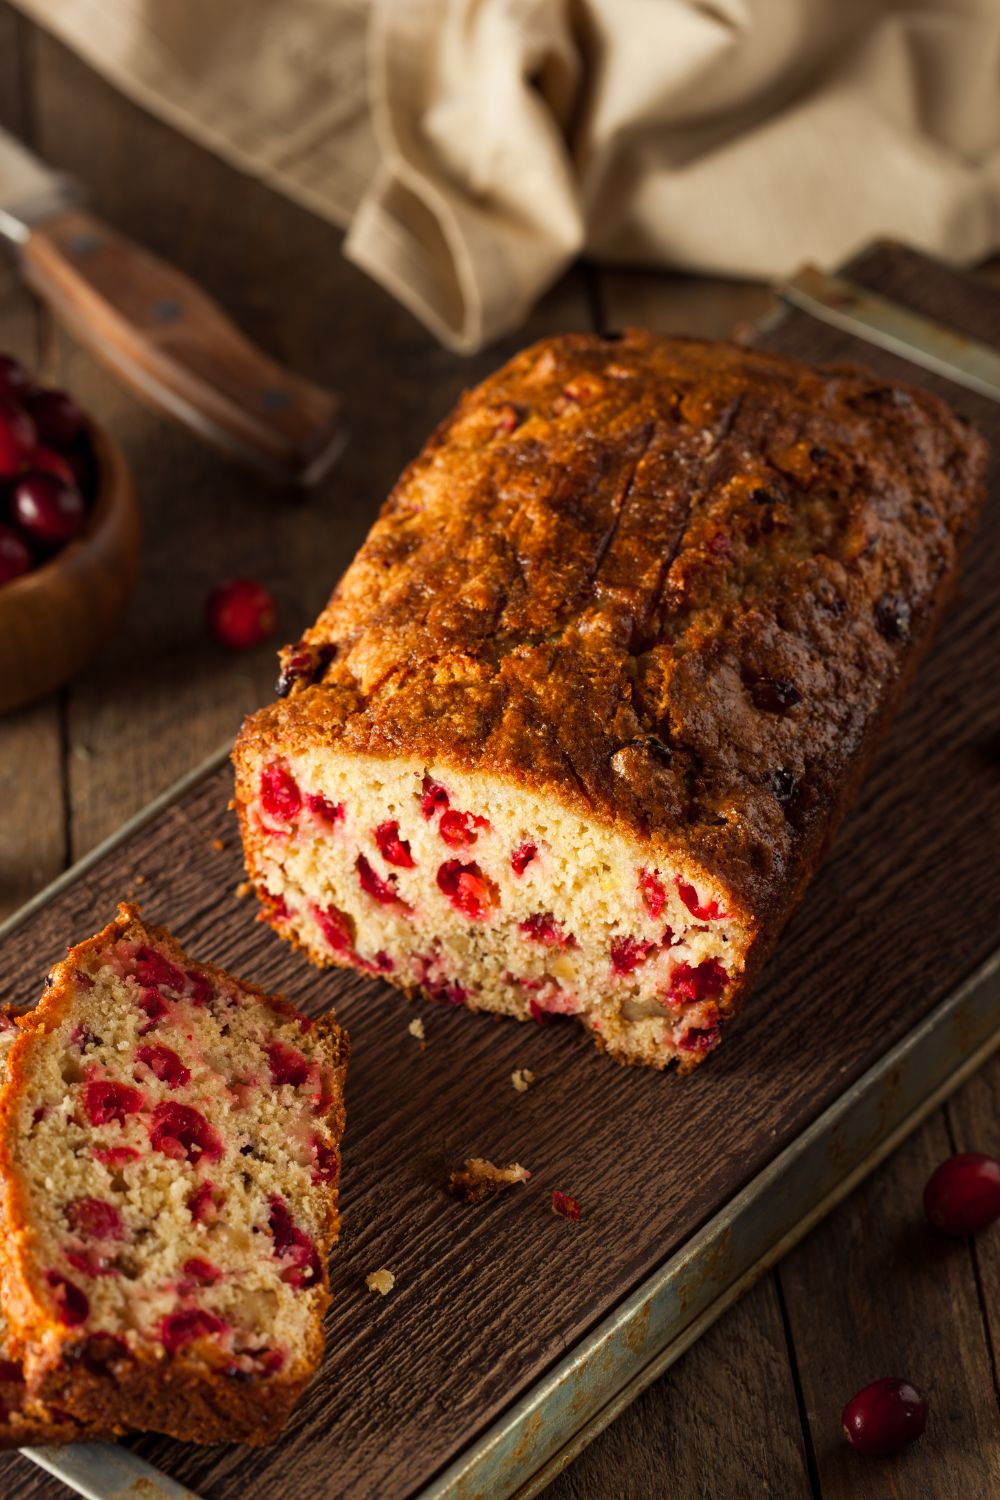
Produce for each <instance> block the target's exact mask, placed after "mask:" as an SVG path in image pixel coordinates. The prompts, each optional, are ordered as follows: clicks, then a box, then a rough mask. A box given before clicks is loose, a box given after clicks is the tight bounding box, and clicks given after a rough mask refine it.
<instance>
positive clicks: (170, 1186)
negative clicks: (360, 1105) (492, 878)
mask: <svg viewBox="0 0 1000 1500" xmlns="http://www.w3.org/2000/svg"><path fill="white" fill-rule="evenodd" d="M346 1058H347V1041H346V1037H345V1036H344V1034H343V1033H342V1032H340V1031H339V1030H338V1028H337V1027H336V1025H335V1024H334V1022H333V1020H332V1018H331V1017H324V1018H322V1019H321V1020H319V1021H317V1022H315V1023H312V1022H310V1021H309V1020H308V1019H307V1018H306V1017H305V1016H301V1015H299V1014H298V1013H297V1012H296V1011H294V1010H293V1009H292V1008H291V1007H290V1006H288V1005H286V1004H285V1003H284V1002H283V1001H281V1000H276V999H273V998H271V997H269V996H267V995H265V994H263V993H262V992H261V991H259V990H257V989H255V988H253V987H252V986H250V985H247V984H243V983H240V982H238V981H237V980H235V979H233V978H231V977H230V976H228V975H226V974H224V973H223V972H222V971H221V970H219V969H215V968H212V967H209V966H207V965H205V964H196V963H192V962H191V960H190V959H188V958H187V957H186V956H185V954H184V953H183V951H182V950H181V948H180V947H179V945H178V944H177V943H176V942H175V941H174V940H173V939H172V938H171V937H170V935H169V934H168V933H166V932H165V931H163V930H161V929H157V928H149V927H147V926H145V925H144V924H143V922H142V920H141V918H140V915H139V913H138V911H137V910H136V909H135V908H134V907H129V906H122V907H120V908H119V913H118V917H117V919H116V920H115V921H114V922H112V923H111V924H110V926H108V927H107V928H106V929H105V930H104V931H103V932H101V933H99V934H98V936H96V937H94V938H91V939H90V940H89V941H87V942H85V943H81V944H80V945H79V946H78V947H76V948H73V949H71V950H70V953H69V956H68V957H67V958H66V959H65V960H64V961H63V962H62V963H60V964H57V965H56V967H55V968H54V969H53V971H52V974H51V975H50V987H49V988H48V989H47V991H46V993H45V995H44V997H43V998H42V1000H41V1002H40V1004H39V1006H38V1008H37V1010H35V1011H33V1012H31V1013H30V1015H29V1016H27V1017H26V1018H25V1019H24V1020H23V1021H22V1022H21V1034H20V1035H19V1037H18V1038H17V1040H16V1041H15V1043H14V1045H13V1047H12V1048H11V1051H10V1057H9V1062H8V1077H7V1083H6V1087H5V1089H4V1091H3V1094H2V1096H0V1173H2V1176H3V1181H4V1194H5V1197H4V1218H5V1224H6V1234H5V1238H4V1243H3V1246H2V1252H3V1258H4V1265H3V1276H4V1281H3V1285H4V1295H5V1304H6V1309H7V1314H8V1318H9V1321H10V1324H11V1327H12V1329H13V1332H14V1335H15V1337H16V1339H17V1341H18V1345H19V1347H20V1349H21V1350H22V1355H23V1359H24V1367H25V1374H26V1377H27V1384H28V1389H29V1390H30V1391H31V1392H32V1394H33V1395H35V1396H37V1397H38V1398H40V1399H41V1400H43V1401H46V1402H51V1403H52V1404H53V1405H55V1406H56V1407H57V1408H59V1409H60V1410H63V1411H66V1412H67V1413H70V1414H71V1415H72V1416H73V1417H75V1418H77V1419H78V1420H82V1421H85V1422H92V1423H97V1424H101V1425H104V1426H109V1425H115V1426H120V1427H127V1428H128V1427H131V1428H149V1429H151V1430H153V1431H158V1432H166V1433H169V1434H171V1435H172V1436H174V1437H177V1438H181V1439H186V1440H189V1441H193V1442H222V1441H238V1442H247V1443H259V1442H266V1441H268V1440H269V1439H270V1438H272V1437H273V1436H275V1435H276V1433H277V1432H278V1430H279V1429H280V1427H281V1426H282V1424H283V1423H284V1421H285V1420H286V1418H287V1416H288V1414H289V1412H290V1410H291V1408H292V1405H293V1403H294V1402H295V1400H296V1399H297V1397H298V1395H299V1394H300V1392H301V1391H302V1389H303V1387H304V1386H305V1385H306V1383H307V1381H308V1380H309V1379H310V1378H311V1376H312V1375H313V1373H314V1371H315V1369H316V1367H317V1365H318V1363H319V1360H320V1357H321V1354H322V1349H323V1332H322V1318H323V1313H324V1311H325V1309H326V1306H327V1304H328V1302H329V1283H328V1277H327V1269H326V1259H327V1255H328V1252H329V1250H330V1247H331V1245H332V1243H333V1241H334V1239H335V1237H336V1232H337V1223H338V1220H337V1186H336V1183H337V1169H338V1162H339V1157H338V1150H339V1139H340V1133H341V1130H342V1127H343V1105H342V1084H343V1076H344V1070H345V1065H346Z"/></svg>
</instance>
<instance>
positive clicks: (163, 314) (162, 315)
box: [153, 297, 184, 323]
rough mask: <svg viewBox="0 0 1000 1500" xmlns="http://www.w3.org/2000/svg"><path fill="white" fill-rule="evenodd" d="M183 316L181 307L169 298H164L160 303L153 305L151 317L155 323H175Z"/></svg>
mask: <svg viewBox="0 0 1000 1500" xmlns="http://www.w3.org/2000/svg"><path fill="white" fill-rule="evenodd" d="M183 316H184V309H183V307H181V305H180V303H179V302H174V301H173V299H172V298H170V297H164V298H163V299H162V300H161V301H159V302H154V303H153V317H154V318H155V319H156V321H157V323H176V322H177V321H178V319H179V318H183Z"/></svg>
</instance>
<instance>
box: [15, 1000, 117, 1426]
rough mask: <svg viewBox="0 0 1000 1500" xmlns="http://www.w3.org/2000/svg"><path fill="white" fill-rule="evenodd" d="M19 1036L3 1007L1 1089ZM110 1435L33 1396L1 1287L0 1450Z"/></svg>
mask: <svg viewBox="0 0 1000 1500" xmlns="http://www.w3.org/2000/svg"><path fill="white" fill-rule="evenodd" d="M16 1036H17V1024H16V1021H15V1017H14V1013H13V1012H12V1011H10V1010H7V1009H6V1008H4V1007H2V1006H0V1088H2V1087H3V1083H4V1080H5V1078H6V1074H7V1055H8V1053H9V1052H10V1049H11V1047H12V1045H13V1043H14V1038H15V1037H16ZM110 1435H111V1430H110V1429H107V1430H104V1431H101V1430H99V1429H96V1428H93V1427H89V1426H88V1425H87V1424H86V1423H83V1422H77V1421H76V1420H75V1419H74V1418H73V1417H71V1416H70V1415H69V1413H68V1412H60V1411H54V1410H53V1409H52V1408H51V1407H48V1406H46V1404H45V1403H44V1402H43V1401H39V1400H38V1399H37V1398H36V1397H34V1396H32V1394H31V1392H30V1391H29V1390H28V1387H27V1384H26V1382H25V1378H24V1363H23V1361H22V1359H21V1357H20V1352H19V1349H18V1346H17V1344H16V1342H15V1340H14V1338H13V1336H12V1334H11V1330H10V1326H9V1324H8V1322H7V1316H6V1313H5V1312H4V1308H3V1288H2V1286H0V1448H4V1449H6V1448H23V1447H25V1446H26V1445H28V1444H33V1445H42V1446H49V1445H51V1444H53V1443H72V1442H81V1441H83V1440H87V1441H94V1440H95V1439H96V1438H98V1437H106V1436H110Z"/></svg>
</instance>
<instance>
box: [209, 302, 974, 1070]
mask: <svg viewBox="0 0 1000 1500" xmlns="http://www.w3.org/2000/svg"><path fill="white" fill-rule="evenodd" d="M985 464H986V448H985V444H984V443H983V441H982V440H981V439H980V438H979V437H978V436H977V435H976V434H975V433H974V432H973V431H972V430H971V429H970V428H969V427H968V426H967V425H966V424H964V423H963V422H962V421H961V420H960V419H959V418H957V417H956V416H955V415H954V414H952V413H951V412H950V411H949V410H948V409H947V408H946V407H945V406H944V405H943V404H942V403H941V402H940V401H938V400H936V399H935V398H934V397H933V396H931V395H930V394H928V393H927V392H926V391H921V390H916V389H909V388H906V389H904V388H902V387H897V386H888V385H886V383H885V381H884V380H881V379H879V380H876V379H873V378H872V377H871V376H869V375H866V374H865V372H864V371H860V370H853V371H852V370H843V369H841V370H826V371H824V370H811V369H808V368H807V367H806V366H804V365H801V364H798V363H796V362H795V361H793V360H789V359H785V358H783V357H781V356H778V355H774V354H768V353H764V352H762V351H758V350H752V349H742V348H737V347H734V346H732V345H726V344H712V343H705V342H702V341H699V340H690V339H670V338H661V337H658V336H656V335H654V334H650V333H646V332H643V331H641V330H635V329H633V330H630V331H628V332H626V333H625V334H624V335H623V336H621V337H619V338H616V339H615V340H613V341H610V340H608V339H605V338H601V337H597V336H595V335H589V334H569V335H565V336H563V337H560V338H552V339H546V340H545V341H544V342H543V343H541V344H538V345H536V346H535V347H534V348H531V349H527V350H525V351H524V352H523V353H521V354H519V355H517V356H516V357H515V358H514V359H513V360H511V361H510V362H509V363H508V364H507V365H505V366H504V367H503V368H502V369H501V370H499V371H498V372H497V373H496V374H495V375H493V376H491V377H490V378H489V379H488V380H486V381H485V382H484V383H483V384H482V385H481V386H479V387H478V388H477V389H476V390H474V391H470V392H468V393H467V394H466V395H465V396H464V397H463V398H462V400H461V401H460V403H459V405H458V406H457V408H456V409H455V411H454V412H453V413H452V414H451V415H450V416H449V417H448V418H447V419H446V421H445V422H444V423H443V424H442V426H441V427H440V428H439V429H438V431H437V432H436V433H435V434H434V436H433V437H432V438H431V440H430V441H429V442H428V444H427V445H426V447H425V448H424V451H423V452H422V453H421V454H420V456H419V457H418V458H417V459H416V460H415V461H414V462H413V463H412V464H411V465H410V466H409V468H408V469H407V470H406V472H405V473H404V474H403V476H402V478H401V479H400V481H399V483H398V484H397V486H396V487H395V489H394V490H393V492H392V494H391V495H390V497H389V499H388V500H387V502H386V504H385V506H384V507H383V510H382V512H381V514H380V516H379V518H378V520H377V521H376V522H375V524H374V526H373V527H372V530H371V532H370V534H369V536H368V538H367V540H366V542H365V543H364V545H363V546H362V548H361V550H360V552H359V553H358V555H357V557H356V558H355V560H354V562H353V563H352V564H351V566H350V567H349V568H348V570H347V572H346V574H345V575H344V577H343V578H342V579H341V581H340V583H339V584H338V585H337V588H336V589H335V591H334V593H333V595H332V596H331V598H330V601H329V604H328V605H327V607H326V609H325V610H324V611H323V612H322V614H321V615H320V617H319V619H318V620H317V621H316V623H315V624H314V625H312V626H311V627H310V628H309V629H308V630H307V631H306V633H305V635H304V637H303V638H302V640H301V641H299V642H298V643H296V644H295V645H293V646H290V647H288V648H287V649H286V651H285V652H284V654H283V664H282V674H281V678H280V679H279V685H278V691H279V694H280V695H281V701H279V702H277V703H275V704H273V705H271V706H269V707H267V708H264V709H262V710H261V711H260V712H258V713H256V714H254V715H253V716H252V717H251V718H250V719H248V720H247V722H246V724H245V725H244V728H243V731H242V733H241V735H240V737H239V740H238V741H237V745H236V750H235V753H234V761H235V765H236V806H237V809H238V812H239V816H240V820H241V826H242V834H243V842H244V848H245V852H246V861H247V869H248V872H249V874H250V877H251V879H252V880H253V882H254V884H255V885H256V887H257V890H258V892H259V895H260V899H261V902H262V904H263V907H264V912H265V915H266V916H267V917H268V919H269V920H270V921H271V922H272V923H273V925H274V927H275V928H276V930H277V931H278V932H279V933H280V934H281V935H282V936H284V937H287V938H289V939H291V940H292V941H294V942H296V943H298V944H299V945H300V946H301V947H302V948H304V949H305V951H306V952H307V953H308V955H309V957H310V958H311V959H312V960H313V961H314V962H316V963H319V964H352V965H353V966H354V967H356V968H359V969H362V970H364V971H366V972H369V973H372V974H377V975H382V976H384V977H385V978H386V979H387V980H389V982H390V983H393V984H397V985H399V986H400V987H402V988H403V989H405V990H409V991H412V990H415V989H421V990H423V991H424V993H425V994H427V995H429V996H430V997H431V998H433V999H437V1000H440V1001H443V1002H444V1003H446V1004H454V1005H464V1006H467V1007H468V1008H469V1009H472V1010H490V1011H499V1012H503V1013H505V1014H507V1015H512V1016H517V1017H519V1018H521V1019H524V1020H527V1019H529V1018H530V1017H535V1018H538V1019H545V1018H548V1017H549V1016H552V1015H556V1014H558V1015H572V1016H575V1017H577V1019H578V1021H579V1022H580V1023H582V1025H584V1026H585V1027H586V1028H587V1029H588V1030H589V1031H590V1032H591V1034H592V1035H593V1036H594V1038H595V1040H596V1041H597V1043H598V1045H600V1046H602V1047H604V1048H606V1050H607V1051H608V1052H609V1053H611V1054H612V1055H613V1056H615V1057H617V1058H620V1059H621V1060H622V1061H625V1062H642V1063H647V1064H650V1065H652V1066H654V1067H665V1066H667V1065H668V1064H675V1065H677V1066H679V1067H680V1068H681V1069H684V1070H687V1069H688V1068H690V1067H692V1066H694V1065H695V1064H696V1063H699V1062H701V1061H702V1060H703V1059H704V1058H705V1057H706V1056H707V1055H708V1054H709V1053H710V1052H711V1051H712V1050H713V1049H714V1048H715V1046H716V1044H717V1043H718V1042H719V1041H720V1039H721V1037H722V1034H723V1032H724V1030H725V1027H726V1025H727V1023H728V1020H729V1017H730V1016H731V1015H732V1014H733V1012H734V1011H735V1009H736V1007H737V1005H738V1003H739V1002H740V1000H741V997H742V995H743V994H744V992H745V991H746V989H747V987H748V986H749V985H750V983H751V982H752V980H753V978H754V977H755V975H756V973H757V972H758V970H759V969H760V967H761V965H762V963H763V961H764V959H765V958H766V956H767V954H768V953H769V951H770V950H771V948H772V947H773V946H774V943H775V941H776V939H777V937H778V935H779V933H780V931H781V929H782V927H783V925H784V923H785V921H786V920H787V918H788V916H789V914H790V912H791V911H792V910H793V908H794V907H795V905H796V903H797V901H798V900H799V898H800V896H801V894H802V891H803V889H804V887H805V884H806V882H807V881H808V879H809V878H810V877H811V875H812V874H813V872H814V871H815V869H816V868H817V866H818V864H819V862H820V860H821V858H822V857H823V854H824V852H825V850H826V848H827V846H828V844H829V842H830V839H831V838H832V836H833V832H834V830H835V828H836V826H837V824H838V822H839V821H840V819H841V817H842V816H843V814H844V811H845V810H846V808H847V806H848V805H849V803H850V801H851V799H852V796H853V794H854V792H855V790H856V788H857V786H858V783H859V781H860V778H861V776H862V774H863V773H864V770H865V767H866V765H867V763H868V761H869V760H870V758H871V755H872V753H873V751H874V749H875V746H876V745H877V743H878V739H879V736H880V734H881V733H882V731H883V729H884V727H885V725H886V723H887V721H888V719H889V717H890V716H891V713H892V711H893V708H894V706H895V704H896V703H897V701H898V700H899V697H900V695H901V693H902V690H903V688H904V686H905V684H906V681H907V679H908V677H909V676H910V675H911V673H912V672H913V669H914V666H915V664H916V662H917V660H918V659H919V656H920V653H921V651H922V650H923V649H924V647H925V646H926V644H927V641H928V639H929V637H930V634H931V631H932V629H933V626H934V623H935V621H936V619H937V618H938V615H939V613H940V610H941V607H942V604H943V602H944V600H945V599H946V598H947V596H948V593H949V590H950V588H951V586H952V584H953V581H954V578H955V573H956V568H957V563H958V557H959V554H960V552H961V548H962V546H963V544H964V542H965V540H966V538H967V537H968V535H969V532H970V530H971V527H972V524H973V521H974V519H975V515H976V511H977V509H978V507H979V505H980V503H981V501H982V497H983V494H984V492H985V490H984V482H983V480H984V474H985Z"/></svg>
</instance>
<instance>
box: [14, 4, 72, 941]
mask: <svg viewBox="0 0 1000 1500" xmlns="http://www.w3.org/2000/svg"><path fill="white" fill-rule="evenodd" d="M27 32H28V28H27V27H26V24H25V22H24V21H23V20H22V18H21V17H20V16H18V15H17V13H16V12H15V11H13V10H12V9H11V7H10V6H9V5H7V4H6V0H0V125H3V126H4V128H6V129H12V130H19V131H21V132H22V134H24V133H25V132H26V131H27V128H28V125H29V110H28V99H27V97H26V92H25V78H26V70H25V61H26V60H25V46H26V40H27ZM0 350H4V351H5V352H7V353H9V354H13V355H15V356H16V357H17V358H18V359H20V360H23V361H24V362H25V363H26V364H27V365H28V366H29V367H31V368H34V367H36V366H37V363H38V358H39V322H38V319H37V317H36V314H35V310H34V308H33V306H32V303H31V299H30V298H29V296H28V295H27V293H26V292H25V291H24V290H23V288H22V286H21V283H20V280H19V279H18V276H17V273H16V271H15V269H14V266H13V262H12V261H11V260H10V259H8V258H7V257H6V256H5V257H4V258H3V259H2V260H0ZM62 764H63V756H62V744H61V728H60V707H59V703H58V701H57V700H56V699H54V698H52V699H49V700H47V701H45V702H42V703H39V704H36V705H34V706H32V707H30V708H26V709H23V710H21V711H20V712H19V713H13V714H7V715H5V716H4V717H2V718H0V807H2V808H3V816H2V817H0V918H2V917H5V916H6V915H7V914H8V913H9V912H11V911H15V910H16V909H17V907H19V906H21V905H22V904H23V903H24V902H25V901H26V900H27V899H28V897H29V896H31V895H33V894H34V892H35V891H36V890H38V889H39V888H40V887H41V886H43V885H45V884H46V883H47V882H48V881H49V880H51V879H52V878H53V877H54V876H55V875H56V874H58V872H59V870H60V869H61V867H62V864H63V859H64V855H65V843H66V835H65V815H64V814H65V809H64V798H63V773H62Z"/></svg>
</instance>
